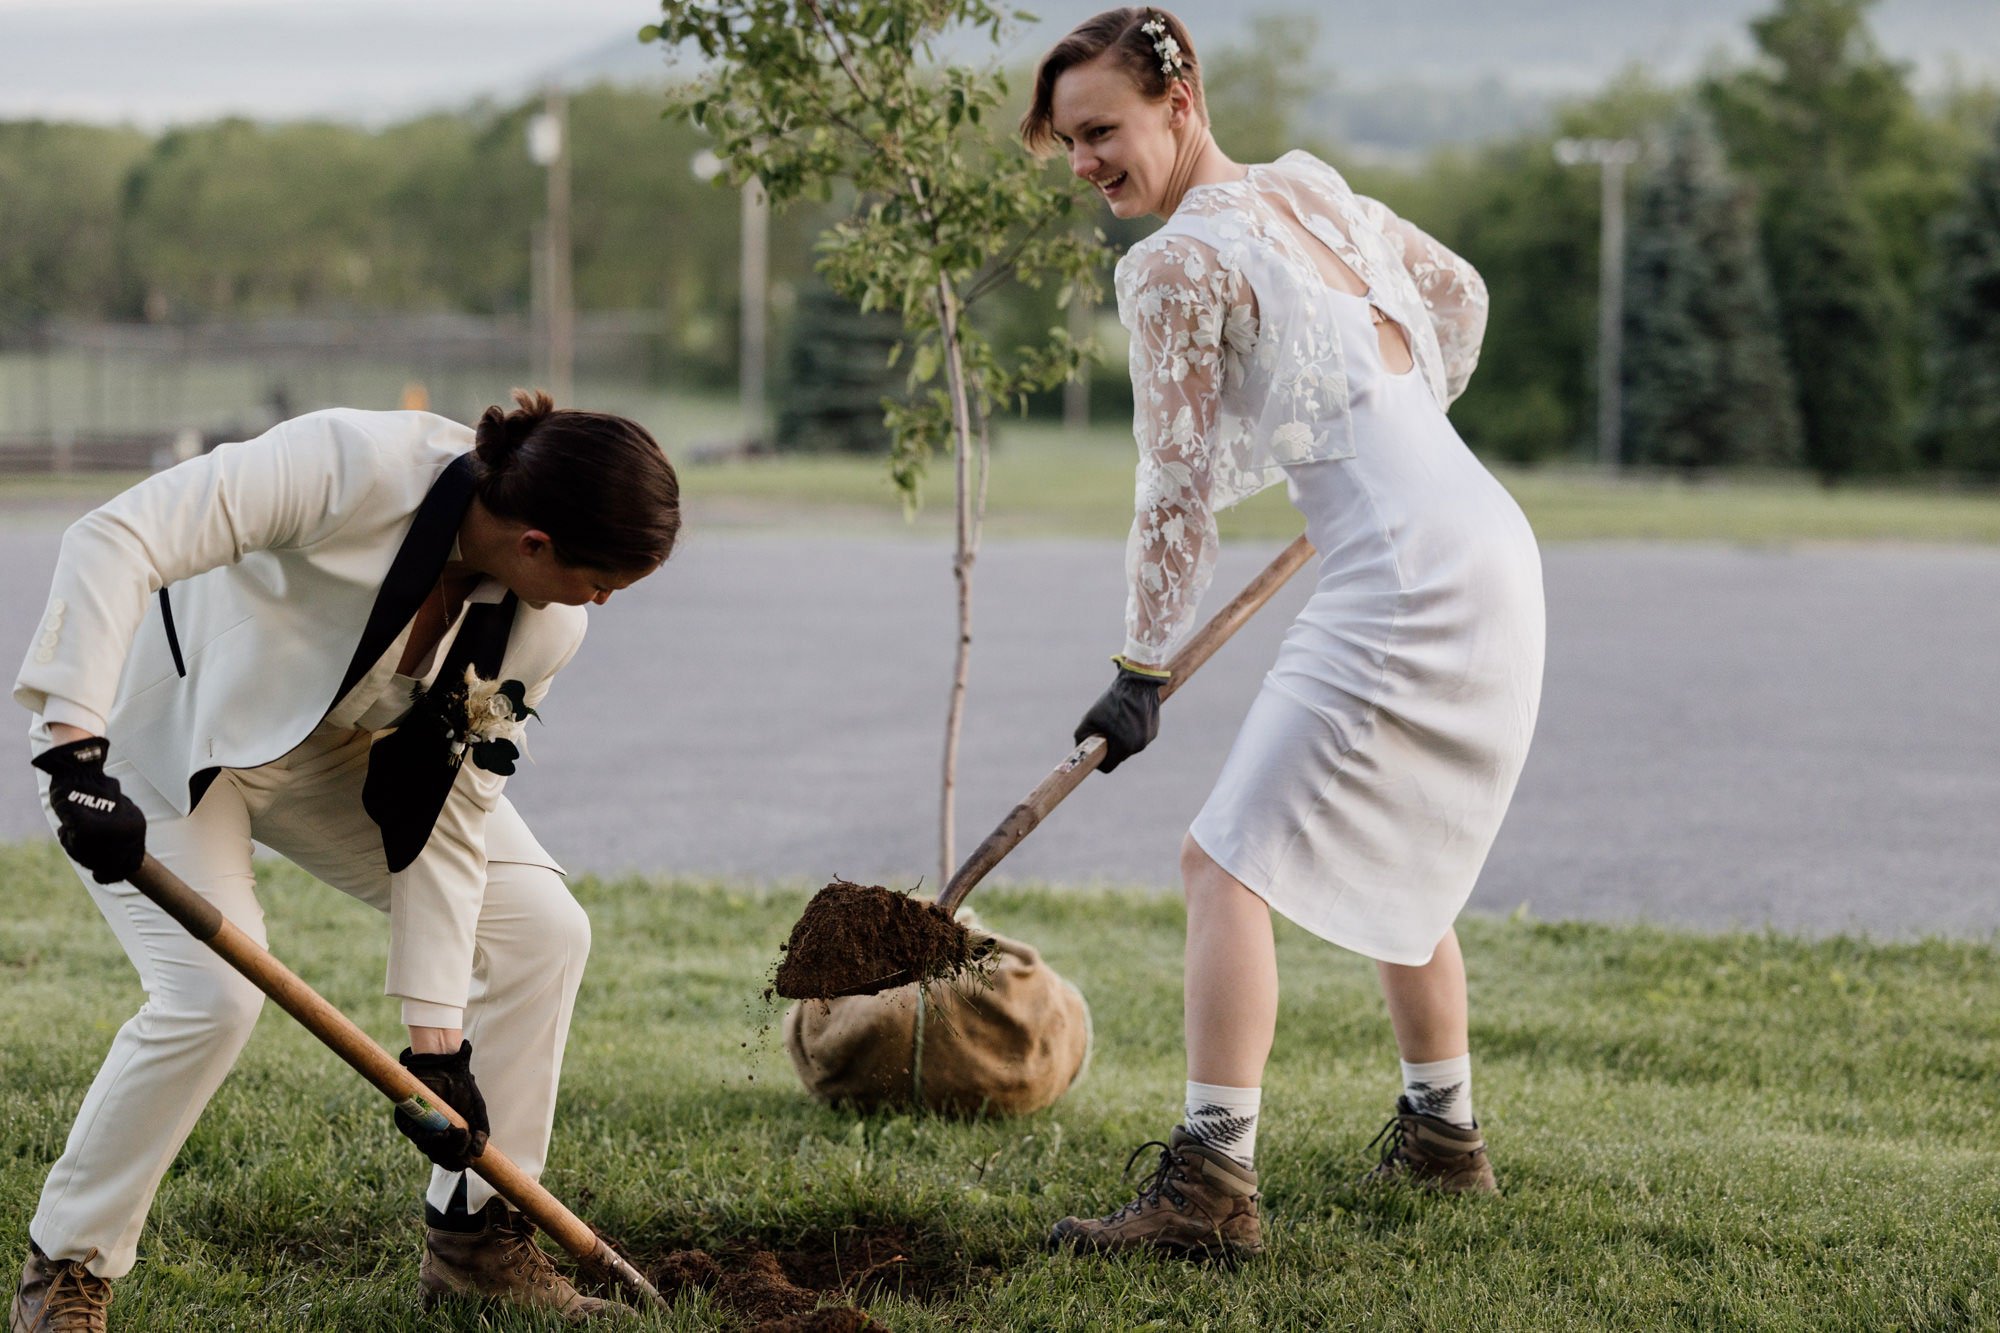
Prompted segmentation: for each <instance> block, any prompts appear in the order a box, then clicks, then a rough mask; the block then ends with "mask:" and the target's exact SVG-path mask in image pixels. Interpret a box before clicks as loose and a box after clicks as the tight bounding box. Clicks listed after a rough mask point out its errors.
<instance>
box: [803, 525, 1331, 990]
mask: <svg viewBox="0 0 2000 1333" xmlns="http://www.w3.org/2000/svg"><path fill="white" fill-rule="evenodd" d="M1312 553H1313V548H1312V543H1311V542H1309V541H1307V540H1306V539H1305V538H1304V537H1300V538H1298V539H1297V540H1296V541H1294V542H1293V543H1292V544H1291V545H1290V546H1287V547H1286V548H1285V549H1284V550H1283V551H1281V552H1280V553H1279V554H1278V558H1277V559H1275V560H1273V561H1272V562H1271V563H1270V564H1269V565H1267V566H1266V567H1265V568H1264V571H1263V572H1262V573H1260V574H1259V575H1257V577H1256V578H1254V579H1252V580H1250V584H1249V586H1248V587H1246V588H1244V589H1243V591H1242V592H1239V593H1237V594H1236V596H1235V598H1234V599H1233V600H1232V601H1231V602H1230V603H1229V605H1227V606H1225V607H1223V608H1222V609H1221V610H1220V611H1218V612H1216V613H1215V614H1214V615H1213V616H1211V617H1210V618H1209V620H1208V623H1207V624H1205V625H1203V626H1202V627H1201V628H1200V629H1199V630H1197V631H1195V634H1194V637H1193V638H1191V639H1189V640H1188V641H1187V644H1186V646H1185V647H1183V648H1182V649H1181V650H1180V651H1179V652H1178V653H1176V654H1174V659H1173V661H1171V662H1169V663H1168V664H1167V669H1168V671H1169V672H1170V673H1171V674H1170V675H1169V677H1168V679H1167V680H1166V681H1165V683H1163V684H1162V685H1161V686H1160V699H1161V701H1162V702H1164V701H1166V700H1167V699H1168V698H1170V697H1171V696H1172V695H1173V693H1174V691H1176V690H1178V689H1179V688H1180V687H1181V686H1183V685H1185V684H1186V683H1187V681H1188V677H1190V676H1192V675H1194V673H1195V671H1196V670H1197V669H1198V668H1199V667H1200V666H1201V664H1202V663H1204V662H1206V661H1207V660H1208V659H1209V658H1211V657H1213V656H1214V655H1215V650H1216V649H1218V648H1220V647H1221V646H1222V645H1223V644H1224V643H1226V642H1228V641H1229V637H1230V635H1232V634H1234V633H1236V631H1237V630H1239V629H1241V628H1242V627H1243V622H1244V621H1246V620H1248V619H1249V618H1250V617H1251V616H1252V615H1254V614H1256V612H1257V609H1258V608H1259V607H1261V606H1263V605H1264V603H1266V602H1268V601H1270V600H1271V595H1272V594H1273V593H1275V592H1277V590H1278V589H1279V588H1280V587H1282V586H1284V583H1285V581H1286V580H1287V579H1289V578H1291V576H1292V575H1293V574H1295V573H1297V572H1298V570H1299V567H1300V566H1301V565H1303V564H1305V563H1306V561H1307V560H1309V559H1311V558H1312ZM1104 748H1105V742H1104V737H1102V736H1086V737H1084V738H1083V741H1082V742H1081V743H1080V744H1078V745H1077V747H1076V748H1075V749H1073V750H1071V751H1070V752H1069V753H1068V754H1067V755H1065V756H1064V757H1063V760H1062V762H1061V763H1059V764H1057V765H1056V766H1055V770H1054V771H1053V772H1051V773H1050V774H1049V775H1048V776H1047V777H1045V778H1043V779H1042V781H1041V783H1040V784H1039V785H1038V786H1036V788H1035V789H1034V790H1033V791H1031V792H1029V793H1028V794H1027V796H1026V797H1024V798H1023V799H1022V800H1021V802H1020V803H1019V804H1018V805H1016V806H1015V807H1014V808H1013V809H1012V810H1010V811H1009V812H1008V813H1007V817H1006V818H1005V819H1003V820H1001V821H1000V826H999V827H998V828H996V829H994V830H993V831H992V832H991V833H989V834H987V835H986V840H985V841H984V842H982V843H980V844H979V846H977V847H975V848H973V850H972V855H971V856H968V857H967V858H966V859H965V861H964V863H963V864H961V865H960V866H959V868H958V870H957V872H956V873H955V874H953V875H952V877H951V878H950V879H949V880H947V881H945V885H944V887H943V888H942V889H940V890H939V891H938V895H937V899H936V901H935V902H931V903H925V902H923V901H922V900H920V899H910V898H906V897H904V896H903V895H901V894H898V893H892V892H890V891H889V890H887V889H862V890H861V891H862V892H863V893H866V894H869V895H871V896H872V898H873V899H874V901H875V902H876V904H877V906H878V907H879V908H880V910H881V911H882V912H884V913H886V914H888V915H889V916H890V917H891V921H890V923H889V929H888V931H887V933H886V934H884V935H883V936H881V937H880V938H878V939H877V940H875V941H873V942H872V944H871V945H870V946H864V948H865V949H866V952H865V953H864V955H863V956H860V957H854V956H852V955H847V954H844V953H843V954H838V955H835V954H833V953H832V952H830V951H831V950H832V949H836V948H838V947H839V946H829V945H826V944H822V943H820V942H819V941H820V940H821V939H825V938H836V939H837V938H838V936H839V932H838V930H837V928H836V923H837V922H838V920H839V918H840V916H841V913H842V912H843V910H844V909H843V908H842V907H841V906H839V905H838V900H837V899H836V898H835V897H834V895H835V892H836V890H837V889H846V890H854V889H857V888H860V886H857V885H841V884H839V883H836V884H831V885H828V886H827V887H826V888H825V889H823V890H821V892H820V893H819V895H818V896H816V897H815V898H814V899H813V900H812V902H810V903H808V904H807V905H806V910H805V913H804V915H802V916H801V917H800V918H799V921H798V924H797V925H795V926H794V927H793V928H792V936H791V940H790V941H789V942H788V943H787V944H786V946H785V947H786V950H787V952H788V953H790V955H791V958H792V959H793V960H796V959H799V958H801V957H811V958H813V960H814V961H815V962H820V961H822V960H824V963H825V964H826V965H829V966H834V967H835V968H836V970H835V971H834V973H833V975H832V976H830V977H827V978H826V980H825V981H818V980H817V979H816V981H815V984H816V985H820V984H823V985H825V986H826V989H824V990H820V989H787V988H786V987H787V978H786V973H785V970H784V969H783V968H782V967H781V968H780V970H779V973H778V977H777V990H778V992H779V993H780V994H782V995H784V996H786V997H787V998H791V999H805V998H811V999H834V998H838V997H840V996H845V995H877V994H880V993H881V992H882V991H885V990H892V989H894V988H896V987H898V986H904V985H908V984H909V983H910V982H912V981H916V980H919V979H921V980H925V981H929V980H933V979H936V978H937V977H939V976H941V975H943V973H944V972H947V971H950V970H952V969H953V968H955V967H956V966H958V965H959V964H958V962H957V960H958V959H959V958H963V957H964V956H965V955H964V948H963V946H964V934H963V927H960V926H958V925H957V923H956V922H955V921H952V918H954V917H955V916H956V915H957V913H958V909H959V907H960V906H961V905H963V903H964V902H965V899H966V896H967V895H968V894H970V893H971V892H972V891H973V889H975V888H977V887H978V886H979V882H980V881H981V880H983V879H985V878H986V876H987V875H988V874H989V873H990V872H991V871H992V869H993V867H995V866H997V865H999V864H1000V862H1001V860H1002V859H1004V858H1005V857H1006V855H1007V853H1009V852H1011V851H1013V850H1014V848H1015V847H1017V846H1018V845H1020V842H1021V840H1022V839H1023V838H1025V837H1027V836H1028V835H1029V834H1030V833H1032V832H1034V831H1035V828H1036V827H1037V826H1038V825H1039V824H1040V823H1041V822H1042V821H1043V820H1044V819H1046V818H1048V815H1049V812H1050V811H1051V810H1053V809H1055V808H1056V807H1057V806H1058V805H1060V804H1061V803H1062V800H1063V798H1064V797H1065V796H1068V795H1069V794H1070V793H1071V792H1073V791H1075V790H1076V787H1077V784H1078V783H1080V782H1082V781H1083V780H1084V779H1085V778H1086V777H1089V776H1090V774H1091V772H1092V771H1093V770H1095V769H1096V768H1097V766H1098V765H1099V764H1100V763H1102V762H1103V761H1104ZM932 908H935V909H937V910H938V911H941V912H943V913H944V915H945V918H946V920H947V921H950V922H951V925H950V926H948V927H946V928H945V933H947V934H948V933H950V932H951V931H953V930H956V931H957V932H958V934H957V935H956V936H955V937H954V940H955V942H956V945H955V947H956V953H955V955H954V956H953V957H952V958H951V959H933V958H929V957H926V956H925V955H924V954H923V952H922V950H923V949H924V948H926V947H927V944H925V943H918V942H917V941H929V942H937V943H940V944H942V943H943V942H942V941H940V940H939V933H940V932H939V930H938V926H937V923H936V921H935V919H934V918H929V917H928V916H926V915H925V914H926V913H928V912H929V911H930V910H931V909H932ZM807 950H810V951H811V952H810V954H808V953H806V951H807ZM836 956H837V960H838V961H837V963H836V961H835V960H836ZM856 972H859V973H860V976H858V977H857V976H856V975H855V973H856Z"/></svg>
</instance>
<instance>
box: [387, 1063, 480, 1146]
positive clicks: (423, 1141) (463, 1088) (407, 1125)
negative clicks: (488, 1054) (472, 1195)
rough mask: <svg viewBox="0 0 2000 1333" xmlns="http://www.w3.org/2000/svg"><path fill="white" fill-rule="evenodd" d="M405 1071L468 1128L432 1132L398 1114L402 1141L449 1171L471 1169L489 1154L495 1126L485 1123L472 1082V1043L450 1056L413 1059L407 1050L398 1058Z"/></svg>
mask: <svg viewBox="0 0 2000 1333" xmlns="http://www.w3.org/2000/svg"><path fill="white" fill-rule="evenodd" d="M397 1058H398V1059H400V1060H401V1061H402V1062H403V1068H405V1069H407V1070H409V1071H410V1072H411V1073H412V1074H415V1075H416V1076H417V1080H418V1081H419V1082H421V1083H422V1084H423V1085H424V1086H425V1087H427V1088H429V1089H430V1090H431V1091H432V1092H435V1093H436V1094H437V1095H438V1100H440V1101H442V1102H443V1103H444V1104H445V1105H446V1106H449V1107H450V1108H451V1109H452V1110H454V1111H456V1112H458V1113H459V1114H460V1115H462V1116H464V1117H465V1124H466V1128H464V1129H453V1128H451V1127H450V1126H449V1125H447V1126H446V1127H445V1128H444V1129H441V1130H429V1129H425V1128H424V1127H423V1126H421V1125H419V1124H418V1123H417V1122H416V1121H415V1120H413V1119H412V1118H410V1117H409V1116H406V1115H404V1114H403V1112H402V1110H401V1108H398V1109H397V1111H396V1128H397V1129H399V1130H401V1131H402V1132H403V1137H404V1138H406V1139H408V1140H409V1141H410V1142H412V1143H414V1144H416V1145H417V1147H419V1148H421V1149H423V1153H424V1156H426V1157H428V1158H430V1159H431V1160H432V1161H433V1162H436V1163H437V1164H438V1165H439V1166H441V1167H443V1168H444V1169H445V1170H447V1171H463V1170H465V1168H467V1167H468V1166H470V1165H472V1159H473V1158H475V1157H477V1156H479V1154H481V1153H483V1152H485V1151H486V1139H487V1137H488V1134H489V1131H490V1130H491V1129H492V1126H491V1125H489V1124H488V1123H487V1120H486V1099H485V1098H484V1097H482V1096H480V1095H479V1085H478V1084H477V1083H474V1082H473V1081H472V1043H471V1042H469V1041H462V1042H460V1043H459V1044H458V1050H457V1051H456V1052H454V1053H453V1054H450V1055H413V1054H411V1052H410V1048H409V1047H407V1046H405V1047H404V1048H403V1053H402V1055H400V1056H398V1057H397Z"/></svg>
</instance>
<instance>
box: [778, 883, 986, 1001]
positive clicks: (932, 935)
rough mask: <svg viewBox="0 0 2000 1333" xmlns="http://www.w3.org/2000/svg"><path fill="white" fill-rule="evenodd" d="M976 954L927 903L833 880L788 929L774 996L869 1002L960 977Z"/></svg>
mask: <svg viewBox="0 0 2000 1333" xmlns="http://www.w3.org/2000/svg"><path fill="white" fill-rule="evenodd" d="M977 955H978V950H977V949H976V948H975V946H974V944H973V940H972V936H971V935H969V934H968V933H967V932H966V929H965V927H964V926H961V925H959V924H958V922H956V921H954V920H952V919H951V918H950V917H948V916H946V915H945V914H944V913H943V912H941V911H939V910H938V909H937V908H936V907H933V906H932V905H931V904H930V903H929V902H926V901H924V900H923V899H920V898H912V897H911V896H910V895H908V894H906V893H896V892H894V891H892V890H890V889H885V888H883V887H881V886H880V885H878V884H852V883H849V882H848V881H847V880H844V879H836V880H834V881H833V882H832V883H831V884H828V885H827V886H826V887H825V888H823V889H821V890H820V891H819V892H818V893H816V894H814V895H813V899H812V901H811V902H809V903H807V904H806V910H805V911H804V913H802V914H801V915H800V917H799V919H798V922H797V924H795V925H794V926H793V927H792V933H791V937H790V938H789V939H787V940H786V941H785V944H784V957H783V959H782V960H781V961H780V962H779V964H778V971H777V975H776V976H774V977H773V978H772V989H774V990H775V991H777V993H778V994H780V995H782V996H784V997H785V998H786V999H788V1000H830V999H832V998H834V997H835V996H838V995H873V994H876V993H877V992H880V991H885V990H889V989H892V988H894V987H896V986H905V985H908V984H909V983H911V982H913V981H932V980H936V979H938V978H940V977H947V976H950V975H952V974H954V973H957V972H962V971H964V970H965V969H966V968H967V967H969V966H971V965H972V964H973V963H974V962H975V961H977Z"/></svg>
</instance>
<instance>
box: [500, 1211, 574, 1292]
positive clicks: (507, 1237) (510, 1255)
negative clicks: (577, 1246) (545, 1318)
mask: <svg viewBox="0 0 2000 1333" xmlns="http://www.w3.org/2000/svg"><path fill="white" fill-rule="evenodd" d="M494 1230H495V1231H497V1232H498V1233H499V1243H500V1246H501V1247H502V1249H503V1252H504V1253H505V1254H506V1256H507V1259H508V1261H509V1262H511V1263H517V1264H519V1265H520V1266H521V1268H522V1269H524V1270H525V1273H524V1276H525V1277H526V1278H527V1280H528V1281H529V1282H530V1283H531V1284H533V1285H534V1286H536V1287H539V1288H541V1289H542V1290H544V1291H557V1290H560V1289H561V1288H562V1287H563V1286H565V1285H566V1283H565V1282H564V1279H563V1275H562V1274H561V1273H559V1272H557V1271H556V1266H555V1261H554V1260H552V1259H550V1258H549V1255H548V1251H547V1250H544V1249H543V1248H542V1247H541V1246H539V1245H537V1244H535V1224H534V1223H533V1222H531V1221H530V1220H529V1219H528V1215H527V1214H526V1213H523V1212H520V1211H518V1210H516V1209H512V1208H510V1209H508V1210H507V1215H506V1217H505V1218H504V1219H503V1220H501V1221H500V1222H499V1223H498V1224H497V1225H496V1226H495V1228H494Z"/></svg>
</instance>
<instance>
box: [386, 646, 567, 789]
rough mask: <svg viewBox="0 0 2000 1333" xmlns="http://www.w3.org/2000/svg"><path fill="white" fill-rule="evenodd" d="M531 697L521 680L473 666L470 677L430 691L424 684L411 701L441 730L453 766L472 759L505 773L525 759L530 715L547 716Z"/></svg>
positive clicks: (489, 768) (468, 674) (483, 766)
mask: <svg viewBox="0 0 2000 1333" xmlns="http://www.w3.org/2000/svg"><path fill="white" fill-rule="evenodd" d="M527 696H528V688H527V686H525V685H523V684H522V683H521V682H520V681H518V680H484V679H481V677H480V675H479V672H478V671H477V670H475V669H474V668H472V667H470V666H468V667H467V668H466V669H465V679H464V680H462V681H457V682H455V683H453V684H451V685H448V686H445V687H443V688H434V689H430V690H426V689H424V688H423V687H421V686H419V687H418V688H417V689H416V690H414V691H413V692H412V694H411V702H412V703H413V704H415V705H416V708H417V709H419V710H421V711H422V712H423V713H424V714H426V715H427V716H428V718H429V720H430V722H431V724H432V726H433V728H434V729H435V730H437V731H438V732H439V733H441V735H442V738H443V740H444V742H445V745H446V753H447V762H449V763H450V764H451V765H452V766H453V767H456V766H457V765H459V764H461V763H463V762H465V760H466V759H468V758H470V759H471V760H472V762H473V764H474V765H476V766H477V767H479V768H483V769H485V770H486V771H487V772H489V773H498V774H500V775H501V776H502V777H505V776H507V775H509V774H511V773H512V772H513V771H514V761H515V760H517V759H519V758H520V757H521V743H522V742H523V741H525V740H526V739H527V725H526V724H527V721H528V719H529V718H531V717H536V718H538V717H540V716H541V714H540V713H538V712H536V711H535V710H534V709H532V708H530V707H528V698H527ZM406 725H407V724H406Z"/></svg>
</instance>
